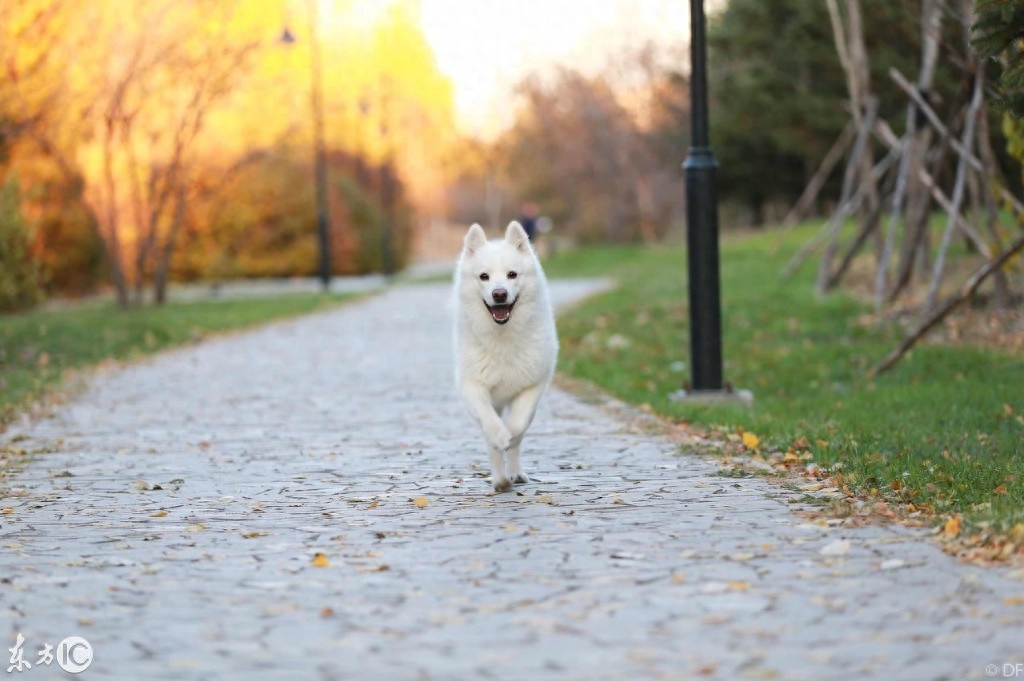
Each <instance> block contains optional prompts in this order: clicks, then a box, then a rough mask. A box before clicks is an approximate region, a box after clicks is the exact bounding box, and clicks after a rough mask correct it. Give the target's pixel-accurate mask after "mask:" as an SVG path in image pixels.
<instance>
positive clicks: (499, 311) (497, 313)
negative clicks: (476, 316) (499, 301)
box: [491, 305, 512, 322]
mask: <svg viewBox="0 0 1024 681" xmlns="http://www.w3.org/2000/svg"><path fill="white" fill-rule="evenodd" d="M511 315H512V308H511V307H509V306H508V305H501V306H498V305H495V306H494V307H492V308H491V317H493V318H494V321H496V322H507V321H508V318H509V317H510V316H511Z"/></svg>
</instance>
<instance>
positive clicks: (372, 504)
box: [366, 501, 426, 510]
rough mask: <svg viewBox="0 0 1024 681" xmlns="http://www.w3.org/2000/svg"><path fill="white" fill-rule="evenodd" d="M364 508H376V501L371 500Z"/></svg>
mask: <svg viewBox="0 0 1024 681" xmlns="http://www.w3.org/2000/svg"><path fill="white" fill-rule="evenodd" d="M424 506H426V504H424ZM366 508H367V510H369V509H371V508H377V502H376V501H371V502H370V505H369V506H367V507H366Z"/></svg>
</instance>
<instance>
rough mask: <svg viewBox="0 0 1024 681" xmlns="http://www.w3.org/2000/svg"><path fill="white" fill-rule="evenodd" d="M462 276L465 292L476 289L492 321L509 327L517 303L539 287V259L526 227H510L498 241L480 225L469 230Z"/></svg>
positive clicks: (463, 257)
mask: <svg viewBox="0 0 1024 681" xmlns="http://www.w3.org/2000/svg"><path fill="white" fill-rule="evenodd" d="M459 275H460V277H461V279H462V282H463V284H462V285H463V286H464V287H465V288H464V289H463V291H464V292H466V291H469V290H470V287H471V286H475V287H476V289H475V292H476V294H477V295H478V296H479V298H480V300H481V301H482V303H483V305H484V307H486V308H487V311H488V313H490V315H491V319H493V320H494V322H495V323H496V324H507V323H508V322H509V320H511V319H512V312H513V310H514V309H515V306H516V303H517V302H519V301H520V299H521V298H522V297H523V296H524V295H525V294H528V293H529V291H530V290H531V288H532V287H535V286H536V285H537V281H536V279H537V277H538V268H537V259H536V256H535V255H534V253H533V248H532V247H531V246H530V239H529V237H527V236H526V231H525V230H524V229H523V226H522V225H520V224H519V223H518V222H511V223H509V226H508V229H506V230H505V238H504V239H499V240H496V241H488V240H487V236H486V235H485V234H484V230H483V228H482V227H481V226H480V225H473V226H472V227H470V228H469V231H468V232H467V233H466V238H465V242H464V244H463V248H462V258H461V260H460V273H459ZM472 282H475V283H472Z"/></svg>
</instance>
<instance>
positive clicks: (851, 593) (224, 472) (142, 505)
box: [0, 283, 1024, 680]
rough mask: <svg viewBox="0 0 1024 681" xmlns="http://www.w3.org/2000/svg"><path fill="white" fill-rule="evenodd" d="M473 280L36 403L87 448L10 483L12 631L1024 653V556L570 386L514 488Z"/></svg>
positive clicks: (571, 291) (252, 639)
mask: <svg viewBox="0 0 1024 681" xmlns="http://www.w3.org/2000/svg"><path fill="white" fill-rule="evenodd" d="M590 290H591V288H590V287H589V286H588V285H582V284H569V283H560V284H557V285H556V287H555V296H556V299H557V300H559V301H562V302H566V301H571V300H573V299H575V298H578V297H579V296H581V295H583V294H585V293H587V292H589V291H590ZM447 298H448V292H447V287H445V286H433V285H431V286H419V287H405V288H396V289H392V290H391V291H390V292H388V293H387V294H385V295H382V296H379V297H376V298H373V299H370V300H367V301H364V302H361V303H359V304H357V305H353V306H350V307H345V308H341V309H338V310H335V311H331V312H327V313H323V314H319V315H316V316H312V317H308V318H305V319H302V320H298V321H292V322H286V323H280V324H276V325H272V326H270V327H267V328H264V329H262V330H258V331H255V332H252V333H247V334H242V335H232V336H227V337H223V338H220V339H215V340H211V341H208V342H204V343H203V344H201V345H199V346H197V347H191V348H186V349H182V350H178V351H174V352H170V353H167V354H164V355H161V356H159V357H157V358H155V359H152V360H148V361H145V362H143V363H140V364H137V365H134V366H130V367H127V368H125V369H123V370H119V371H115V372H110V373H106V374H100V375H98V376H97V377H96V379H95V380H94V381H93V382H92V385H91V387H90V389H89V390H88V391H87V392H86V394H84V395H82V396H81V397H80V398H79V399H77V400H76V401H74V402H73V403H72V404H69V405H67V406H66V407H65V408H63V409H62V410H61V411H60V412H59V413H58V414H57V415H56V416H55V417H54V418H51V419H48V420H45V421H42V422H38V423H35V424H31V425H28V426H26V427H25V428H23V429H22V431H21V433H22V434H23V435H24V436H27V438H28V440H27V441H26V442H25V443H24V445H25V446H28V447H30V448H31V447H36V446H43V445H47V444H55V443H58V442H59V443H60V444H59V447H58V448H57V449H58V451H57V452H55V453H51V454H42V455H39V456H38V457H37V458H35V459H34V460H33V461H32V463H31V464H30V465H29V467H28V468H27V469H26V470H24V471H23V472H22V473H20V474H19V475H18V476H17V477H16V478H15V479H14V480H13V483H12V484H13V486H14V488H15V493H16V494H17V495H19V496H14V497H8V498H7V499H4V500H2V501H0V506H4V507H9V508H11V509H12V510H13V512H11V513H7V514H0V635H2V636H3V637H5V638H6V639H8V640H9V642H8V643H5V644H4V645H2V646H0V648H7V647H9V646H13V645H14V639H15V636H16V634H17V633H18V632H21V633H22V634H23V635H24V636H25V639H26V644H25V649H26V651H28V652H27V654H26V658H25V659H27V660H29V661H30V662H33V663H34V662H35V661H36V659H37V655H36V653H35V651H36V650H37V649H38V648H40V647H42V645H43V643H44V642H48V643H50V644H51V645H56V644H57V642H59V641H60V640H61V639H63V638H64V637H66V636H71V635H78V636H82V637H84V638H86V639H88V641H89V642H90V644H91V645H92V647H93V651H94V655H95V661H94V662H93V664H92V666H91V667H90V668H89V669H88V670H86V671H85V672H84V673H83V674H82V678H95V679H233V678H234V679H275V680H276V679H303V680H305V679H646V678H665V679H684V678H695V677H697V678H714V679H738V678H779V679H823V678H829V679H887V680H888V679H914V680H919V679H950V680H960V679H974V678H979V679H981V678H989V677H988V676H986V669H985V668H986V665H990V664H995V665H998V675H999V677H1003V674H1004V667H1003V665H1004V664H1007V663H1013V662H1024V607H1021V606H1013V605H1008V604H1006V603H1005V602H1004V599H1005V598H1006V597H1008V596H1010V597H1012V596H1019V595H1021V594H1022V593H1024V584H1022V583H1021V582H1019V581H1014V580H1011V579H1008V578H1007V577H1006V573H1005V571H1000V570H988V571H985V570H980V569H977V568H972V567H965V566H960V565H957V564H955V563H954V561H953V560H952V559H950V558H949V557H947V556H945V555H943V554H942V553H941V552H940V551H938V550H937V549H936V548H935V547H934V546H932V545H930V544H929V543H928V542H927V540H925V539H924V538H922V535H921V534H919V533H914V532H911V531H907V530H901V529H898V528H888V529H880V528H867V529H850V528H842V527H827V526H821V525H817V524H812V523H804V522H802V521H801V519H800V518H799V517H798V516H797V515H795V514H793V513H792V508H793V504H791V503H789V501H790V499H789V498H788V497H787V496H786V495H785V493H783V492H781V490H780V489H778V488H777V487H773V486H771V485H769V484H766V483H764V482H762V481H759V480H734V479H729V478H722V477H717V476H716V475H715V471H716V466H715V464H714V463H713V462H709V461H705V460H702V459H700V458H698V457H695V456H693V455H692V454H685V453H680V452H679V451H678V447H676V446H675V445H673V444H672V443H671V442H669V441H667V440H664V439H661V438H660V437H658V436H654V435H650V434H644V433H641V432H636V431H635V430H631V429H630V428H629V427H628V424H626V423H625V422H624V421H621V420H619V419H617V418H616V417H614V416H612V414H611V412H610V411H608V410H606V409H604V408H602V407H599V406H588V405H585V404H582V403H581V402H579V401H577V400H576V399H574V398H572V397H570V396H569V395H567V394H565V393H562V392H559V391H553V392H552V393H551V394H549V395H548V397H547V398H546V400H545V402H543V403H542V409H541V414H540V416H539V417H538V420H537V422H536V423H535V425H534V427H533V429H532V430H531V432H530V434H529V436H528V438H527V440H526V441H525V445H524V461H525V463H526V466H527V470H528V471H529V472H530V473H531V474H532V475H534V476H535V478H536V480H535V482H532V483H531V484H529V485H527V486H524V487H520V488H518V489H519V491H520V492H521V493H522V494H521V495H520V494H504V495H498V496H494V495H492V494H491V493H490V488H489V484H488V481H487V480H486V479H485V477H483V475H484V474H485V473H486V466H487V464H486V454H485V452H484V449H483V443H482V440H481V436H480V434H479V433H477V432H476V431H475V429H474V428H473V427H472V426H471V425H470V422H469V419H468V417H467V416H465V415H464V413H463V412H462V410H461V408H460V406H459V405H458V404H457V403H456V401H455V399H454V397H453V387H452V378H451V358H450V353H451V350H450V341H449V326H450V321H449V318H448V315H449V314H450V313H449V310H448V307H447ZM418 497H423V498H424V499H425V500H426V501H427V505H426V506H425V507H422V508H420V507H417V505H415V504H414V503H413V501H412V500H413V499H415V498H418ZM843 540H848V541H849V550H848V551H846V552H844V551H843V549H844V548H846V544H844V543H843ZM827 547H829V548H827ZM823 550H824V553H823ZM317 552H322V553H324V554H326V560H327V562H328V563H329V564H328V565H327V566H326V567H317V566H315V565H314V564H313V560H314V556H315V554H316V553H317ZM830 553H831V554H834V555H829V554H830ZM1010 602H1012V600H1011V601H1010ZM5 655H6V653H5ZM6 666H7V665H5V664H4V665H0V671H3V670H4V669H5V668H6ZM22 674H23V675H24V678H26V679H40V680H41V679H47V678H67V675H66V674H64V673H63V672H61V671H60V670H59V669H57V667H56V665H55V664H51V665H50V666H49V667H41V666H34V667H33V668H32V669H31V670H26V671H24V672H22ZM10 676H11V678H20V677H21V675H19V674H16V673H12V674H11V675H10ZM1020 676H1022V677H1024V671H1022V672H1021V674H1020Z"/></svg>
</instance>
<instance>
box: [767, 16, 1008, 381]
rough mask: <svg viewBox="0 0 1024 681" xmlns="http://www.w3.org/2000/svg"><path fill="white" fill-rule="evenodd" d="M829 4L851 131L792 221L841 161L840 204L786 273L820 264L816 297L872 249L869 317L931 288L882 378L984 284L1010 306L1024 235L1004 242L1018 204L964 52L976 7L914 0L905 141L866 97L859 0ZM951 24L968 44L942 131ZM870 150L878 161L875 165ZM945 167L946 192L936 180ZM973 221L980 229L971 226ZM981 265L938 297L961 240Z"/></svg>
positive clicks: (975, 65)
mask: <svg viewBox="0 0 1024 681" xmlns="http://www.w3.org/2000/svg"><path fill="white" fill-rule="evenodd" d="M842 3H843V4H842V7H840V5H839V0H826V4H827V6H828V12H829V17H830V19H831V24H832V32H833V36H834V39H835V44H836V51H837V53H838V55H839V61H840V64H841V65H842V67H843V70H844V71H845V74H846V83H847V91H848V94H849V111H850V122H849V124H848V125H847V127H846V129H845V130H843V132H842V134H841V135H840V136H839V138H838V139H837V140H836V143H835V145H834V146H833V148H832V149H831V150H830V151H829V153H828V154H827V156H826V158H825V159H824V160H823V162H822V164H821V166H820V167H819V169H818V171H817V172H816V173H815V175H814V176H813V177H812V179H811V181H810V182H809V183H808V185H807V189H806V190H805V191H804V193H803V195H802V196H801V197H800V200H799V201H798V202H797V204H796V205H795V206H794V209H793V211H792V212H791V213H790V215H789V216H788V217H787V219H786V222H787V223H790V224H791V223H793V222H795V221H796V220H798V219H799V218H800V216H801V215H802V214H804V213H805V211H807V210H808V208H809V207H810V206H812V205H813V204H814V202H815V199H816V198H817V194H818V192H819V191H820V190H821V188H822V187H823V186H824V184H825V181H826V180H827V178H828V177H829V175H830V174H831V173H832V172H833V170H834V169H835V168H836V166H837V165H838V164H839V163H840V161H841V160H842V159H843V158H844V156H845V161H846V165H845V168H844V171H843V176H842V185H841V190H840V195H839V201H838V204H837V205H836V208H835V211H834V212H833V214H832V216H831V218H830V219H829V220H828V222H826V224H825V225H824V226H823V227H822V229H821V231H820V232H819V233H818V234H816V235H815V236H814V238H813V239H811V240H810V241H809V242H808V243H807V244H806V245H805V246H804V247H803V248H802V249H801V250H800V251H799V252H798V253H797V254H796V255H794V257H793V258H792V259H791V260H790V262H789V263H788V264H787V266H786V269H785V270H784V272H783V277H785V278H789V277H791V276H792V275H793V274H794V273H795V272H796V271H797V270H798V269H799V268H800V267H801V265H803V264H804V263H805V262H806V261H807V260H808V259H809V258H811V257H812V256H814V255H816V254H820V255H821V261H820V263H819V267H818V275H817V283H816V290H817V291H818V293H819V294H824V293H826V292H827V291H829V290H831V289H832V288H834V287H836V286H838V285H839V284H840V283H841V282H842V281H843V278H844V277H845V276H846V275H847V274H848V272H849V269H850V266H851V264H852V263H853V262H854V260H855V258H856V257H857V256H858V255H860V254H861V253H862V252H863V251H864V250H865V249H866V248H872V249H873V250H874V259H873V260H874V263H875V268H876V269H875V276H874V286H873V288H874V301H875V307H876V309H881V308H882V307H883V306H884V305H886V304H888V303H892V302H894V301H896V300H897V299H899V298H900V297H901V296H904V295H905V294H906V293H907V292H908V287H910V285H911V284H912V283H913V281H914V280H915V278H917V279H918V280H920V281H921V282H922V284H925V283H926V284H927V286H926V293H925V294H924V302H923V304H922V306H921V309H920V321H919V324H918V326H917V327H916V328H915V329H913V330H912V331H911V332H910V333H909V334H908V336H907V339H906V340H905V341H904V342H903V343H902V344H901V345H900V347H898V348H896V349H895V350H894V351H893V353H891V354H890V355H889V356H888V357H886V358H885V360H884V361H882V362H881V363H880V364H879V365H878V366H876V367H875V368H874V369H873V370H872V373H878V372H881V371H885V370H887V369H888V368H889V367H891V366H892V365H893V364H895V363H896V362H897V361H898V360H899V359H900V357H902V356H903V355H904V354H905V353H906V352H907V350H909V349H910V347H912V346H913V344H914V343H915V342H916V341H917V340H918V339H920V338H921V337H922V336H923V335H924V334H925V333H926V332H927V331H928V330H929V329H931V328H933V327H934V326H935V325H936V324H938V323H939V322H940V321H941V320H942V319H943V318H944V317H945V316H946V315H948V314H949V313H950V312H951V311H952V310H953V309H955V308H956V307H957V306H958V305H959V304H960V303H962V302H964V301H965V300H967V299H969V298H970V297H971V296H973V295H975V293H976V292H977V290H978V288H979V287H980V286H981V284H982V283H983V282H984V281H985V280H987V279H988V278H989V277H991V278H992V280H993V282H994V286H995V289H994V293H995V300H996V301H997V304H1000V305H1002V304H1005V303H1006V301H1008V300H1009V299H1010V285H1009V281H1008V278H1007V276H1006V272H1005V269H1004V268H1005V266H1006V264H1007V263H1008V262H1009V261H1010V260H1011V258H1012V256H1013V255H1014V254H1016V253H1018V252H1020V251H1021V250H1022V249H1024V238H1017V239H1015V240H1012V241H1011V242H1010V243H1008V244H1004V232H1005V231H1006V230H1005V227H1004V225H1002V223H1001V222H1000V208H1001V207H1004V208H1010V209H1012V211H1013V213H1014V216H1015V217H1016V218H1018V224H1021V223H1020V221H1019V220H1020V218H1022V217H1024V205H1022V204H1021V202H1020V201H1019V200H1018V199H1017V198H1016V197H1015V196H1013V195H1012V194H1011V193H1010V192H1009V191H1008V190H1007V189H1006V187H1005V185H1004V183H1003V182H1002V181H1001V178H1000V177H999V173H998V165H997V163H996V155H995V152H994V151H993V149H992V145H991V139H990V131H989V126H988V123H987V116H986V115H985V72H984V68H983V64H982V62H981V60H980V59H978V57H977V55H976V54H975V52H974V50H973V49H972V47H971V45H970V25H971V22H972V17H973V11H974V0H921V45H922V49H921V62H920V70H919V72H918V74H917V78H916V80H915V81H914V82H913V83H911V82H910V81H909V80H908V79H907V78H906V77H905V76H904V75H903V74H901V73H900V72H899V71H898V70H896V69H895V68H893V69H890V71H889V76H890V78H891V79H892V81H893V82H894V83H895V84H896V85H897V86H898V87H899V88H900V89H901V90H902V91H903V92H905V93H906V95H907V99H908V102H907V110H906V117H905V121H904V126H903V136H902V137H900V136H898V135H897V134H896V133H895V132H893V130H892V128H891V127H890V125H889V124H888V123H887V122H886V121H885V120H883V119H882V118H881V117H880V116H879V112H878V100H877V98H876V97H875V96H874V95H873V94H872V89H871V79H870V69H869V61H868V55H867V50H866V48H865V42H864V26H863V22H862V16H861V10H860V2H859V0H842ZM946 21H953V22H956V24H955V25H958V26H959V27H961V28H962V35H963V40H964V54H965V55H966V56H967V58H966V59H965V60H963V66H962V68H963V80H964V84H965V86H964V87H963V88H962V90H963V96H962V98H961V99H962V101H958V102H955V103H954V104H955V106H954V107H953V108H952V110H953V111H954V115H953V116H951V118H950V120H949V122H944V121H943V120H942V118H941V116H940V115H939V114H938V113H937V112H936V110H935V109H936V101H935V100H936V97H935V95H934V81H935V73H936V69H937V66H938V63H939V57H940V47H941V42H942V32H943V24H944V22H946ZM876 152H877V153H878V154H880V156H881V158H876ZM950 162H952V167H953V168H955V172H954V173H953V178H952V185H951V187H950V186H948V185H949V183H948V182H946V185H947V186H946V187H944V185H943V183H942V182H940V181H939V180H938V179H937V178H938V177H939V176H940V174H941V173H942V171H943V170H944V169H945V168H948V167H949V165H950ZM936 210H941V211H942V212H944V213H945V227H944V229H943V231H942V233H941V237H940V238H939V240H938V243H933V242H934V241H935V240H934V239H933V238H932V230H931V229H929V219H930V217H931V215H932V213H933V211H936ZM849 218H856V223H857V224H858V228H857V230H856V233H855V234H854V235H853V236H852V238H847V239H845V240H844V239H843V229H842V228H843V225H844V223H845V222H846V221H847V220H848V219H849ZM978 223H980V225H979V224H978ZM958 236H959V237H960V238H962V239H963V240H964V241H965V242H966V243H967V244H968V245H969V247H970V248H971V249H973V250H974V251H976V252H978V253H979V254H981V255H982V256H983V257H984V258H985V263H984V264H983V265H982V266H981V267H979V268H978V269H977V270H976V271H975V272H974V273H973V274H972V276H971V277H970V278H969V279H968V280H967V281H966V282H965V283H964V284H963V285H962V286H960V287H959V288H958V290H957V291H956V292H955V293H954V294H953V295H951V296H950V297H949V298H948V299H946V300H945V301H939V294H940V292H941V290H942V285H943V283H945V279H946V278H948V275H949V273H948V268H947V260H948V254H949V250H950V247H951V246H952V244H953V243H954V240H955V238H956V237H958Z"/></svg>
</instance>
